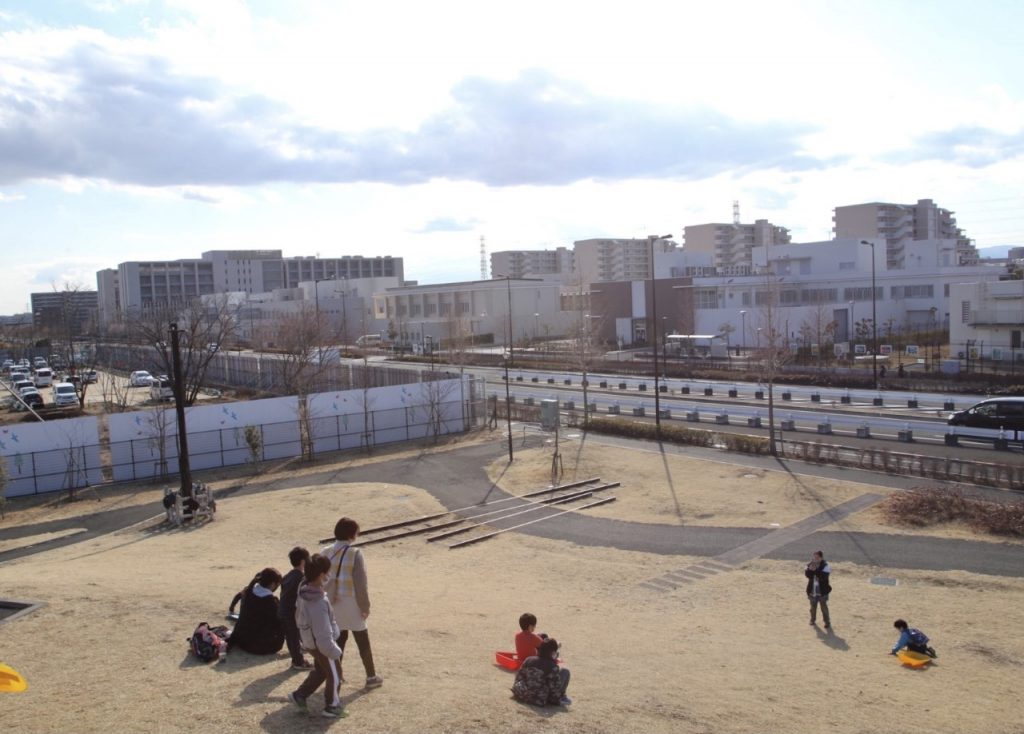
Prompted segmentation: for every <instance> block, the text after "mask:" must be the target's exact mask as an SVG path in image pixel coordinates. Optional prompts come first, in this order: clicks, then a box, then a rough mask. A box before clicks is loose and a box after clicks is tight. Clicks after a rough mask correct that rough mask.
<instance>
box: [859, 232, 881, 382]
mask: <svg viewBox="0 0 1024 734" xmlns="http://www.w3.org/2000/svg"><path fill="white" fill-rule="evenodd" d="M860 243H861V244H862V245H867V246H869V247H870V248H871V375H872V377H873V379H874V382H875V390H877V389H878V310H877V309H878V294H877V291H876V290H875V243H874V242H868V241H867V240H861V241H860Z"/></svg>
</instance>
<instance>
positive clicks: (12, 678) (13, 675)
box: [0, 663, 28, 693]
mask: <svg viewBox="0 0 1024 734" xmlns="http://www.w3.org/2000/svg"><path fill="white" fill-rule="evenodd" d="M26 688H28V681H26V680H25V679H24V678H22V677H21V673H19V672H18V671H16V670H15V669H14V668H10V667H8V666H6V665H4V664H3V663H0V691H6V692H9V693H20V692H21V691H24V690H25V689H26Z"/></svg>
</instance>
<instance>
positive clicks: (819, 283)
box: [691, 238, 1005, 347]
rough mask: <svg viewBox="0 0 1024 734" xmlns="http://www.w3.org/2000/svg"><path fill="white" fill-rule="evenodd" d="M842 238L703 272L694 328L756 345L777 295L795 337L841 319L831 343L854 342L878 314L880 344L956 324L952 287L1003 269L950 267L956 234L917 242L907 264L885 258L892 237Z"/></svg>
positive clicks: (772, 250) (697, 282) (909, 247)
mask: <svg viewBox="0 0 1024 734" xmlns="http://www.w3.org/2000/svg"><path fill="white" fill-rule="evenodd" d="M868 241H869V242H872V243H874V246H873V247H872V246H866V245H864V244H861V239H860V238H858V239H836V240H828V241H823V242H808V243H800V244H789V245H776V246H772V247H761V248H755V249H754V251H753V253H752V255H753V263H754V268H755V270H756V271H757V272H758V273H759V274H757V275H749V276H732V277H729V276H724V275H720V276H716V277H710V278H709V277H697V278H694V280H693V285H692V286H691V287H692V288H693V290H694V298H693V304H694V309H695V315H694V330H695V331H696V332H697V333H701V334H716V333H720V332H721V330H722V329H721V327H722V325H723V324H729V325H731V326H732V329H733V336H732V343H733V344H734V345H742V346H746V347H755V346H757V344H758V343H759V342H760V336H759V332H758V329H762V330H763V329H765V328H766V324H764V323H762V322H763V321H764V320H765V318H766V311H767V309H766V308H765V304H766V303H768V302H769V300H770V299H772V298H773V297H774V300H775V302H777V303H778V305H779V307H778V308H777V309H775V313H776V316H775V317H776V318H777V319H778V321H777V323H776V324H775V328H776V329H777V330H779V331H781V332H782V333H784V334H786V335H787V336H788V338H789V339H790V340H793V341H796V340H797V339H798V338H799V335H800V332H801V330H805V331H808V332H810V333H812V334H817V333H821V331H822V330H823V327H824V326H825V325H827V324H831V323H834V327H833V329H834V331H833V333H832V334H831V339H830V341H833V342H836V343H839V342H848V341H850V340H851V339H852V338H853V336H854V334H855V332H856V330H857V329H856V325H857V324H861V325H862V327H863V325H864V324H869V323H870V321H871V318H872V315H871V314H872V309H874V310H875V311H876V313H877V318H878V335H879V342H880V343H884V338H885V337H886V336H887V335H889V334H892V333H895V332H908V331H911V332H912V331H914V330H922V331H924V330H931V329H937V328H944V327H947V326H948V325H949V324H950V322H951V309H950V288H951V287H952V285H953V284H955V283H962V282H965V281H967V282H981V281H995V280H998V278H999V277H1000V275H1002V274H1003V273H1004V272H1005V270H1004V269H1003V268H999V267H987V266H980V265H979V266H962V265H951V264H949V263H950V262H955V253H956V252H957V249H958V246H959V245H958V241H957V240H955V239H954V240H927V241H912V242H907V243H905V245H904V257H903V262H902V265H903V267H902V268H899V269H897V268H892V267H889V266H888V264H887V262H886V260H885V259H884V258H883V257H881V256H880V255H881V253H882V252H884V247H885V244H886V243H885V240H884V239H881V238H876V239H873V240H868ZM875 248H877V250H878V253H877V255H876V260H875V291H874V297H872V289H871V273H872V266H871V256H872V251H873V249H875Z"/></svg>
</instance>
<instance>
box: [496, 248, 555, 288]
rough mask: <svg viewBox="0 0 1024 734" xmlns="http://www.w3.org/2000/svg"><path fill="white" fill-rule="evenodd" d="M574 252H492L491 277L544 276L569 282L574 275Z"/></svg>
mask: <svg viewBox="0 0 1024 734" xmlns="http://www.w3.org/2000/svg"><path fill="white" fill-rule="evenodd" d="M573 260H574V258H573V252H572V250H570V249H569V248H568V247H557V248H555V249H554V250H503V251H501V252H492V253H491V277H492V278H500V277H506V276H507V277H511V278H542V279H544V280H560V281H561V282H563V283H569V282H571V280H572V277H573V271H574V268H573Z"/></svg>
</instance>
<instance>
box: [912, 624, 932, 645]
mask: <svg viewBox="0 0 1024 734" xmlns="http://www.w3.org/2000/svg"><path fill="white" fill-rule="evenodd" d="M907 632H908V633H909V634H910V641H911V642H912V643H913V644H915V645H921V646H922V647H923V646H924V645H927V644H928V635H926V634H925V633H924V632H922V631H921V630H919V629H916V628H914V627H911V628H910V629H909V630H907Z"/></svg>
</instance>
